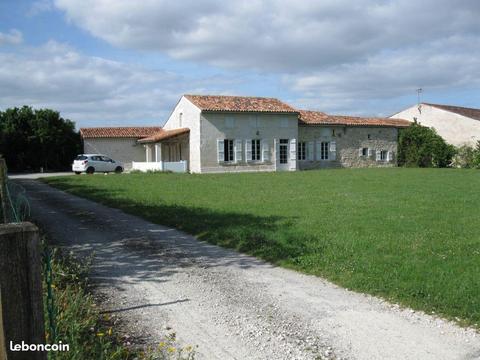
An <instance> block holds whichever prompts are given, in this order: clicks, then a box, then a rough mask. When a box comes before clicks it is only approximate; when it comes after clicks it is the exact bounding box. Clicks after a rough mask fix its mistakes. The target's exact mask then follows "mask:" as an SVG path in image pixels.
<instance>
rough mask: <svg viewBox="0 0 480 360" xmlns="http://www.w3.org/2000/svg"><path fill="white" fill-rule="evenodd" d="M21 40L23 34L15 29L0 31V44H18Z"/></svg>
mask: <svg viewBox="0 0 480 360" xmlns="http://www.w3.org/2000/svg"><path fill="white" fill-rule="evenodd" d="M22 41H23V35H22V33H21V32H20V31H18V30H17V29H11V30H10V31H9V32H0V46H1V45H7V44H10V45H18V44H21V43H22Z"/></svg>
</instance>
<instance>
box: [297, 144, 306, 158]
mask: <svg viewBox="0 0 480 360" xmlns="http://www.w3.org/2000/svg"><path fill="white" fill-rule="evenodd" d="M306 152H307V143H305V142H304V141H302V142H299V143H298V146H297V159H298V160H305V159H306V158H307V156H306Z"/></svg>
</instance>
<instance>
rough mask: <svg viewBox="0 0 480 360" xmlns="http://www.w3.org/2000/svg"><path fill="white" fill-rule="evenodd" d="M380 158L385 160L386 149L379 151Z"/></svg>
mask: <svg viewBox="0 0 480 360" xmlns="http://www.w3.org/2000/svg"><path fill="white" fill-rule="evenodd" d="M380 160H381V161H385V160H387V150H382V151H380Z"/></svg>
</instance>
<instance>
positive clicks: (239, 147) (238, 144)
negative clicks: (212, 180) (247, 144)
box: [235, 139, 243, 163]
mask: <svg viewBox="0 0 480 360" xmlns="http://www.w3.org/2000/svg"><path fill="white" fill-rule="evenodd" d="M242 152H243V151H242V140H240V139H236V140H235V162H237V163H238V162H241V161H242Z"/></svg>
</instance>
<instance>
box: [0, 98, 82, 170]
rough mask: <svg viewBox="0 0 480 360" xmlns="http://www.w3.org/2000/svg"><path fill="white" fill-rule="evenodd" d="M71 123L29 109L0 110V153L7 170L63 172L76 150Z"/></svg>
mask: <svg viewBox="0 0 480 360" xmlns="http://www.w3.org/2000/svg"><path fill="white" fill-rule="evenodd" d="M80 149H81V145H80V135H79V133H78V132H77V131H75V123H74V122H72V121H70V120H68V119H63V118H62V117H61V116H60V114H59V113H58V112H57V111H54V110H50V109H40V110H33V109H32V108H31V107H29V106H24V107H22V108H10V109H7V110H5V111H0V153H1V154H2V155H3V156H4V157H5V159H6V162H7V165H8V167H9V169H10V170H14V171H23V170H32V171H37V170H38V169H39V168H40V167H43V168H44V169H45V170H61V169H66V168H67V167H68V166H69V165H70V163H71V162H72V160H73V158H74V157H75V155H76V154H77V153H78V152H79V151H80Z"/></svg>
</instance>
